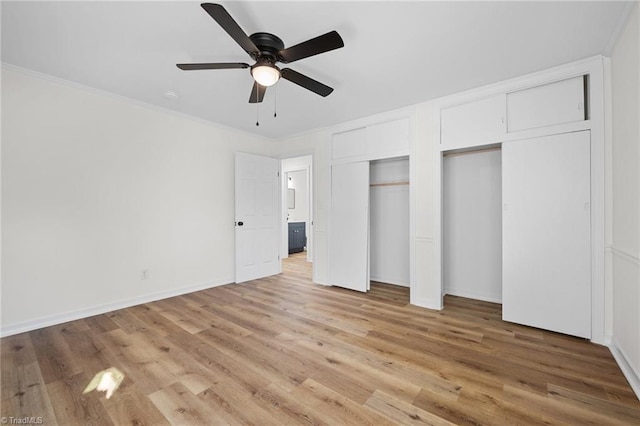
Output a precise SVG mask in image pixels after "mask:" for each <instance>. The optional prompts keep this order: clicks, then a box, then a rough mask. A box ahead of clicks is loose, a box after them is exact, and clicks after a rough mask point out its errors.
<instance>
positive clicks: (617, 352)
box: [608, 339, 640, 400]
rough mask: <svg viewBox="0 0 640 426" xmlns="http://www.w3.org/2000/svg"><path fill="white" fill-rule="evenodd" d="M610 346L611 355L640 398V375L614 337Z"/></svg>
mask: <svg viewBox="0 0 640 426" xmlns="http://www.w3.org/2000/svg"><path fill="white" fill-rule="evenodd" d="M608 346H609V350H610V351H611V355H613V358H614V359H615V360H616V362H617V363H618V366H619V367H620V370H622V374H624V377H625V378H626V379H627V381H628V382H629V385H631V389H633V391H634V392H635V394H636V397H638V399H639V400H640V376H638V374H637V373H636V372H635V371H634V370H633V367H632V366H631V364H630V363H629V361H628V360H627V357H626V356H625V354H624V351H623V350H621V349H620V347H619V346H618V343H617V342H616V341H615V339H613V341H612V342H611V344H610V345H608Z"/></svg>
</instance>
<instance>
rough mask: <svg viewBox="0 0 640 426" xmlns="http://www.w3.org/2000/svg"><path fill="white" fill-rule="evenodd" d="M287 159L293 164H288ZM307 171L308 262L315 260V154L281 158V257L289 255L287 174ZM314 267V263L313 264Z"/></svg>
mask: <svg viewBox="0 0 640 426" xmlns="http://www.w3.org/2000/svg"><path fill="white" fill-rule="evenodd" d="M287 160H296V161H295V162H294V161H291V162H292V163H293V164H291V165H287V164H286V163H287ZM297 171H306V174H307V199H306V200H305V201H306V203H307V209H308V210H307V211H308V212H309V214H308V217H307V221H306V230H305V232H306V234H307V262H313V255H314V246H313V242H314V239H313V198H314V197H313V154H308V155H299V156H295V157H287V158H282V159H281V160H280V176H281V179H280V181H281V182H280V183H281V187H282V188H281V191H280V194H281V197H280V202H281V233H280V258H281V259H286V258H288V257H289V250H288V249H289V225H288V223H289V222H288V221H287V210H288V209H287V195H286V194H287V189H288V179H287V174H288V173H289V172H297ZM312 268H313V265H312Z"/></svg>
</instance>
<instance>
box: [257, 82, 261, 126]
mask: <svg viewBox="0 0 640 426" xmlns="http://www.w3.org/2000/svg"><path fill="white" fill-rule="evenodd" d="M259 91H260V86H257V90H256V126H259V125H260V102H258V92H259Z"/></svg>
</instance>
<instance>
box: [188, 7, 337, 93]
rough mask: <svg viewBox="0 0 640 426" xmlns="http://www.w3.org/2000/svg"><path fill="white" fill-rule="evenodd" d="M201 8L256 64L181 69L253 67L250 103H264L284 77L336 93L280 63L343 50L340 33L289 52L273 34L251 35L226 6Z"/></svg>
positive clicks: (334, 33)
mask: <svg viewBox="0 0 640 426" xmlns="http://www.w3.org/2000/svg"><path fill="white" fill-rule="evenodd" d="M201 6H202V8H203V9H204V10H205V11H206V12H207V13H208V14H209V15H210V16H211V17H212V18H213V19H214V20H215V21H216V22H217V23H218V24H219V25H220V26H221V27H222V29H223V30H225V31H226V32H227V33H228V34H229V35H230V36H231V38H232V39H234V40H235V42H236V43H238V44H239V45H240V47H242V48H243V49H244V50H245V52H247V53H248V54H249V56H250V57H251V59H253V60H254V61H255V64H253V65H249V64H246V63H243V62H218V63H201V64H177V67H178V68H180V69H181V70H184V71H192V70H217V69H234V68H250V69H251V75H252V77H253V79H254V83H253V89H252V90H251V96H250V97H249V103H259V102H262V100H263V98H264V94H265V93H266V91H267V87H269V86H272V85H274V84H275V83H277V82H278V80H279V79H280V78H283V79H285V80H289V81H290V82H292V83H295V84H297V85H298V86H301V87H304V88H305V89H307V90H310V91H312V92H314V93H317V94H318V95H320V96H328V95H329V94H330V93H331V92H333V88H331V87H329V86H327V85H325V84H322V83H320V82H319V81H316V80H314V79H312V78H310V77H307V76H306V75H304V74H301V73H299V72H297V71H294V70H292V69H290V68H283V69H280V68H278V67H277V66H276V64H277V63H278V62H282V63H284V64H288V63H291V62H294V61H298V60H300V59H304V58H308V57H310V56H314V55H318V54H320V53H324V52H329V51H331V50H334V49H339V48H341V47H343V46H344V42H343V41H342V38H341V37H340V34H338V33H337V32H336V31H330V32H328V33H326V34H323V35H321V36H318V37H315V38H312V39H310V40H307V41H305V42H302V43H299V44H296V45H295V46H291V47H288V48H286V49H285V48H284V43H283V41H282V40H281V39H280V38H279V37H278V36H275V35H273V34H269V33H264V32H259V33H255V34H251V35H250V36H247V34H245V32H244V31H243V30H242V28H240V26H239V25H238V24H237V23H236V21H235V20H234V19H233V18H232V17H231V15H229V13H228V12H227V11H226V9H225V8H224V7H222V5H219V4H215V3H202V4H201Z"/></svg>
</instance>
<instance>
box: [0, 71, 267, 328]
mask: <svg viewBox="0 0 640 426" xmlns="http://www.w3.org/2000/svg"><path fill="white" fill-rule="evenodd" d="M265 142H266V143H265ZM272 149H273V144H272V143H270V142H268V141H266V140H265V139H262V138H258V137H256V136H252V135H248V134H243V133H240V132H237V131H234V130H230V129H227V128H223V127H220V126H214V125H211V124H208V123H204V122H201V121H197V120H194V119H190V118H185V117H182V116H179V115H177V114H171V113H167V112H163V111H161V110H158V109H152V108H151V107H146V106H143V105H139V104H135V103H133V102H129V101H127V100H124V99H122V98H117V97H115V96H110V95H107V94H104V93H99V92H96V91H91V90H88V89H83V88H79V87H72V86H69V85H65V84H60V83H59V82H55V81H53V80H47V79H43V78H39V77H36V76H33V75H30V74H29V75H28V74H25V73H22V72H17V71H16V70H12V69H3V71H2V151H3V153H2V154H3V155H2V230H3V233H2V265H3V269H2V332H3V334H9V333H14V332H19V331H21V330H25V329H30V328H37V327H40V326H44V325H48V324H51V323H56V322H61V321H64V320H68V319H73V318H78V317H82V316H86V315H89V314H93V313H96V312H104V311H108V310H112V309H114V308H117V307H122V306H127V305H131V304H135V303H140V302H142V301H147V300H151V299H155V298H161V297H166V296H168V295H172V294H177V293H182V292H187V291H193V290H194V289H197V288H206V287H210V286H214V285H218V284H223V283H229V282H232V281H233V280H234V251H233V247H234V229H233V220H234V215H233V209H234V207H233V200H234V177H233V176H234V174H233V165H234V160H233V159H234V152H235V151H246V152H253V153H258V154H260V153H263V154H268V153H269V151H270V150H272ZM143 269H147V270H149V279H148V280H141V271H142V270H143Z"/></svg>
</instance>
